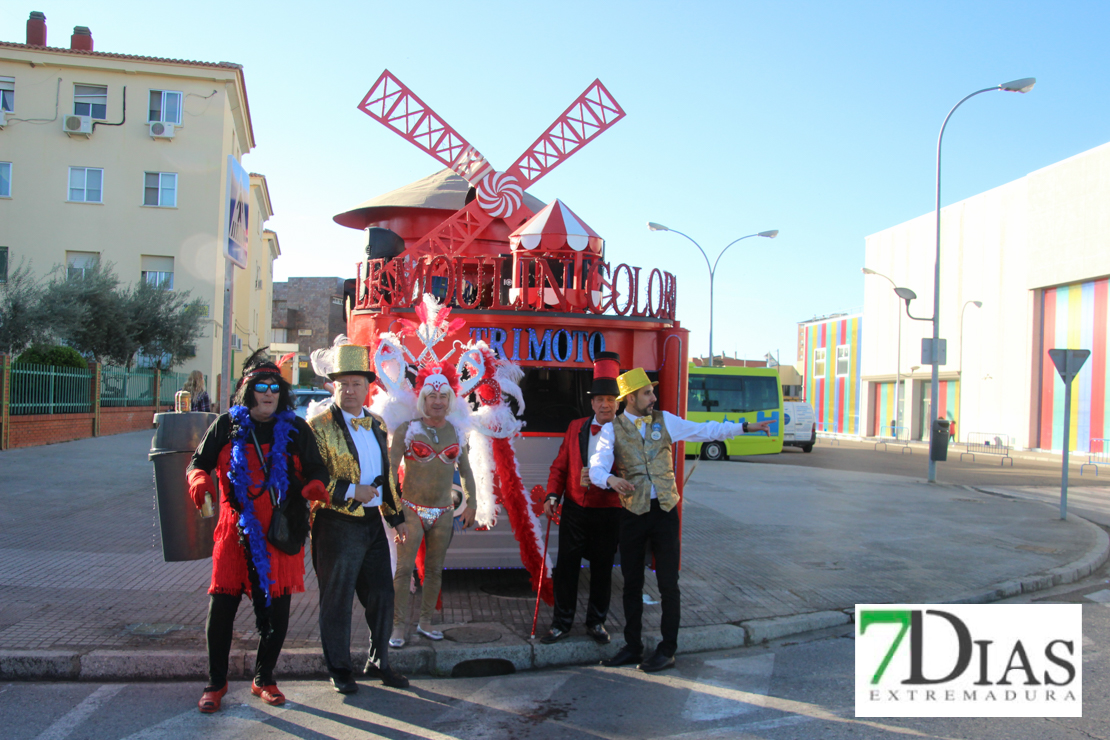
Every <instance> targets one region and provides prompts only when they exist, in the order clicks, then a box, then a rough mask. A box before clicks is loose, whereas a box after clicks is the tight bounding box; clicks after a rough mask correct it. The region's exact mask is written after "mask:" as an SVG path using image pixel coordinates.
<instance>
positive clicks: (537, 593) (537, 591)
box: [528, 517, 551, 640]
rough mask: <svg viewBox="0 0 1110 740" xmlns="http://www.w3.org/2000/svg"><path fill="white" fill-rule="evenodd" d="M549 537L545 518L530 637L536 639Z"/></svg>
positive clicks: (549, 525) (549, 527)
mask: <svg viewBox="0 0 1110 740" xmlns="http://www.w3.org/2000/svg"><path fill="white" fill-rule="evenodd" d="M550 536H551V517H547V534H545V535H544V536H543V562H541V563H540V585H539V588H537V589H536V611H535V613H533V614H532V636H531V637H530V638H528V639H530V640H534V639H536V621H537V620H539V618H540V593H542V592H543V577H544V576H545V575H547V540H548V538H549V537H550Z"/></svg>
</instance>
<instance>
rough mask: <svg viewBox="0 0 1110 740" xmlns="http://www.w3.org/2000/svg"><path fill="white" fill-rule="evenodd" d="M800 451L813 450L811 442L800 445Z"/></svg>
mask: <svg viewBox="0 0 1110 740" xmlns="http://www.w3.org/2000/svg"><path fill="white" fill-rule="evenodd" d="M802 452H813V443H812V442H811V443H809V444H804V445H802Z"/></svg>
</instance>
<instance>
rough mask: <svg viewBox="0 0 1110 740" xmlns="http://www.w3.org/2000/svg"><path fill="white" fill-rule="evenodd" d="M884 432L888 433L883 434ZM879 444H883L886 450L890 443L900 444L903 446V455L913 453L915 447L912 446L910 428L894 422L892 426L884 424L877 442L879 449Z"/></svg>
mask: <svg viewBox="0 0 1110 740" xmlns="http://www.w3.org/2000/svg"><path fill="white" fill-rule="evenodd" d="M883 432H886V434H883ZM879 445H882V446H883V450H886V448H887V446H888V445H898V446H899V447H901V448H902V454H903V455H905V454H906V453H907V452H909V453H910V454H911V455H912V454H913V448H912V447H910V428H909V427H896V426H894V425H893V424H891V425H890V426H884V427H883V428H882V429H881V430H880V433H879V435H878V439H877V441H876V442H875V449H876V450H877V449H879Z"/></svg>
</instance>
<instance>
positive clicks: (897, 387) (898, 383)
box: [863, 267, 902, 437]
mask: <svg viewBox="0 0 1110 740" xmlns="http://www.w3.org/2000/svg"><path fill="white" fill-rule="evenodd" d="M863 274H864V275H875V276H876V277H881V278H882V279H883V280H886V281H887V282H888V283H890V286H891V287H892V288H894V289H895V290H897V289H898V285H897V284H895V282H894V281H893V280H891V279H890V278H889V277H887V276H886V275H884V274H882V273H881V272H875V271H874V270H872V269H871V268H870V267H864V268H863ZM897 355H898V357H897V359H896V360H895V364H896V365H897V368H898V369H897V375H896V376H895V380H894V426H895V428H896V429H901V428H902V307H901V306H898V352H897ZM877 431H878V432H879V436H882V429H879V430H877ZM897 434H898V432H897V431H895V432H894V434H893V435H892V436H895V437H897Z"/></svg>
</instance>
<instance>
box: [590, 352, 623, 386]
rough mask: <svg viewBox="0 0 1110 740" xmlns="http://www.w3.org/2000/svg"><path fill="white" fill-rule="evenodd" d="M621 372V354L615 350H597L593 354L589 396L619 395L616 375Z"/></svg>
mask: <svg viewBox="0 0 1110 740" xmlns="http://www.w3.org/2000/svg"><path fill="white" fill-rule="evenodd" d="M620 372H621V356H620V355H619V354H617V353H616V352H598V353H597V354H596V355H594V382H593V385H591V386H590V395H591V396H619V395H620V394H621V392H620V389H619V388H618V387H617V376H618V375H620Z"/></svg>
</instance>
